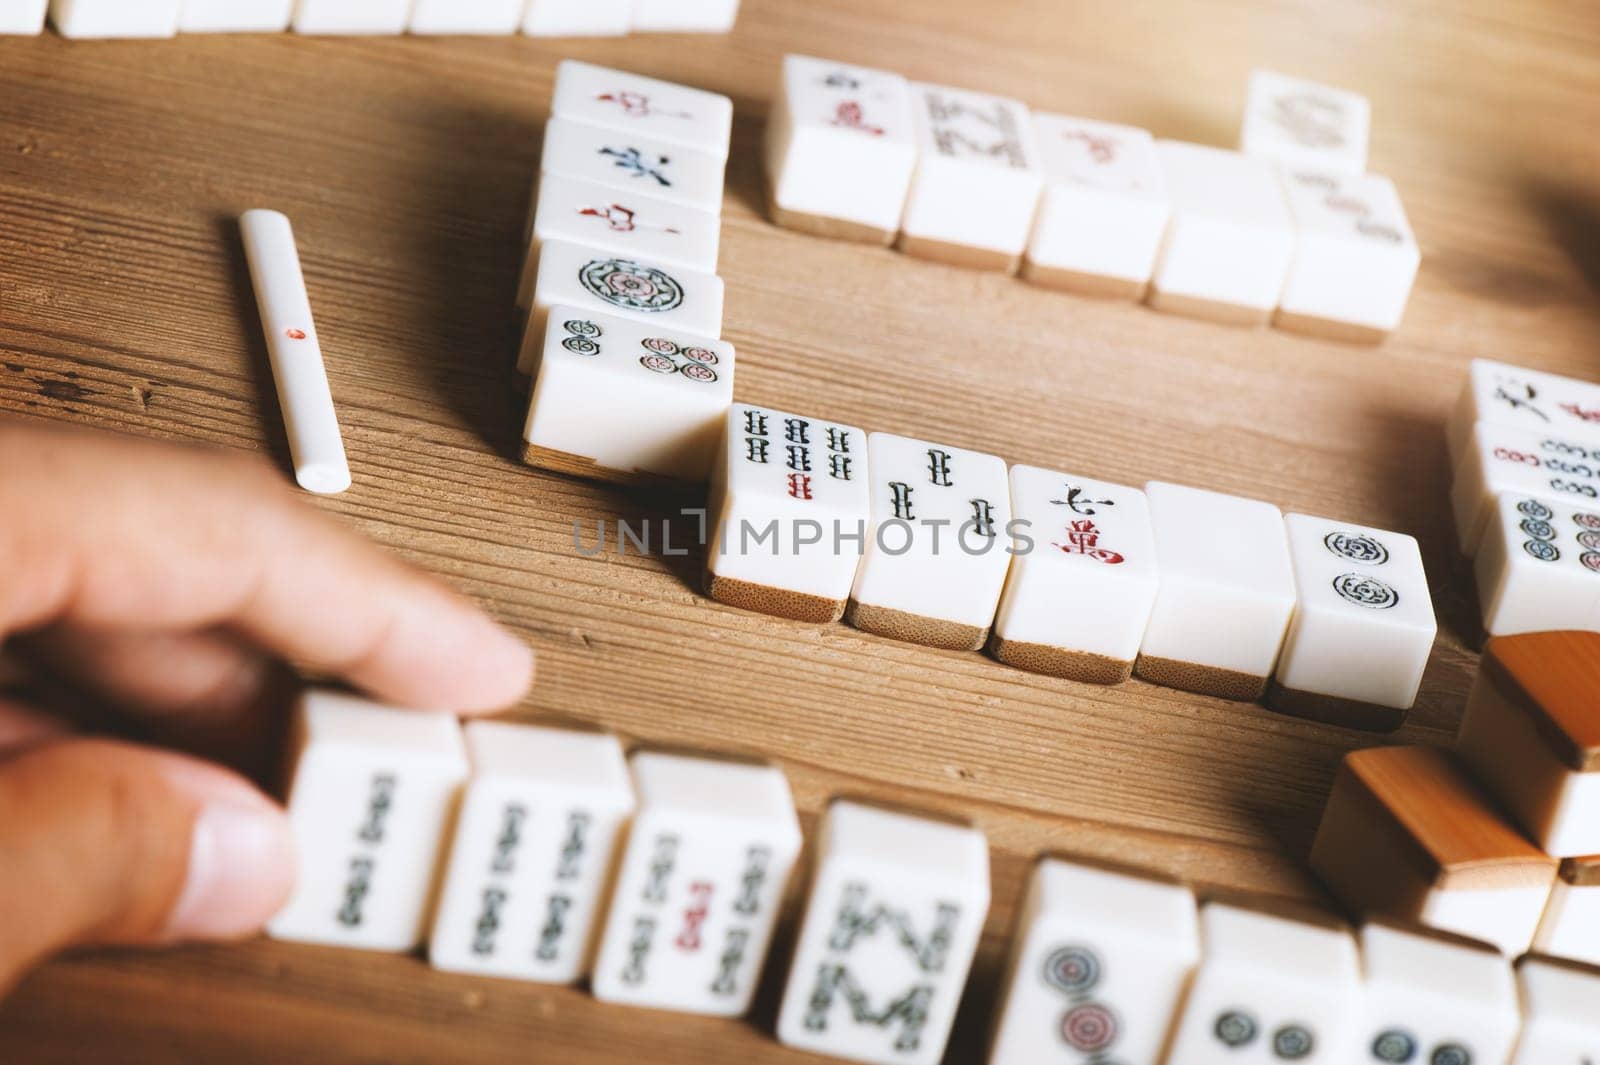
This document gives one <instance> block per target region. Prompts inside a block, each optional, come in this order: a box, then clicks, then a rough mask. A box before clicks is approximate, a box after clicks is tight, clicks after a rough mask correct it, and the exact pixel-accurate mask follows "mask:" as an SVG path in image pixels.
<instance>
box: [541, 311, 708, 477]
mask: <svg viewBox="0 0 1600 1065" xmlns="http://www.w3.org/2000/svg"><path fill="white" fill-rule="evenodd" d="M733 371H734V349H733V345H732V344H728V343H725V342H723V341H720V340H713V339H710V338H708V337H701V336H695V335H693V334H690V333H680V332H677V331H674V330H663V329H658V328H656V327H654V326H652V325H647V324H645V323H643V322H638V321H634V320H633V319H629V318H619V317H617V316H615V315H609V314H595V313H594V312H593V311H586V310H583V309H580V308H576V307H562V306H557V307H552V308H551V309H550V313H549V317H548V326H547V328H546V329H545V344H544V354H543V356H542V357H541V358H540V360H539V366H538V371H537V374H536V377H535V380H534V385H533V395H532V397H531V399H530V401H529V403H528V420H527V423H526V426H525V428H524V430H523V434H522V435H523V440H524V442H525V443H526V444H527V449H526V456H527V458H528V461H529V462H531V463H532V464H533V465H536V466H539V465H547V464H550V462H551V461H552V460H553V461H554V462H555V464H556V468H558V469H562V470H563V471H565V472H572V470H571V468H570V467H571V464H572V462H573V460H577V461H578V462H580V463H593V464H594V465H595V466H596V467H598V468H599V471H605V472H609V473H613V474H620V475H622V476H624V477H627V476H629V475H633V474H648V475H653V476H659V477H670V478H674V479H677V480H681V481H689V482H701V481H705V480H706V479H707V477H708V476H709V474H710V472H711V463H712V460H713V459H714V458H715V457H716V453H717V447H718V445H719V444H720V443H721V437H722V429H723V425H724V423H725V422H726V420H727V412H728V406H729V404H731V403H732V402H733ZM599 471H597V473H598V475H600V476H602V477H604V476H605V473H604V472H599Z"/></svg>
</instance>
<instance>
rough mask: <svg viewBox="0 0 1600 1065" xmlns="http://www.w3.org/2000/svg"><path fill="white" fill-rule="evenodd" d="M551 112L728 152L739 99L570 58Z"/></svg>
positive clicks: (562, 67)
mask: <svg viewBox="0 0 1600 1065" xmlns="http://www.w3.org/2000/svg"><path fill="white" fill-rule="evenodd" d="M550 111H551V113H552V114H554V115H556V116H557V117H559V118H566V119H571V120H572V121H574V122H581V123H583V124H585V125H589V126H600V127H603V128H605V129H610V130H615V131H617V132H618V133H622V134H624V135H626V136H640V137H648V138H650V139H652V140H655V141H659V142H662V143H664V144H676V145H678V146H679V147H681V148H692V149H694V150H695V151H699V152H704V153H706V154H707V155H713V156H716V157H718V158H720V159H727V157H728V138H729V136H730V135H731V133H732V130H733V101H732V100H730V99H728V98H727V97H726V96H722V95H719V94H717V93H714V92H705V91H704V90H702V89H692V88H690V87H689V86H687V85H676V84H674V83H672V82H670V81H660V80H658V79H656V78H647V77H645V76H643V75H642V74H629V73H627V72H626V71H622V70H611V69H608V68H606V67H597V66H595V65H594V64H592V63H582V62H579V61H578V60H576V59H564V60H562V61H561V64H560V65H559V66H557V67H556V85H555V92H554V93H553V95H552V96H551V98H550Z"/></svg>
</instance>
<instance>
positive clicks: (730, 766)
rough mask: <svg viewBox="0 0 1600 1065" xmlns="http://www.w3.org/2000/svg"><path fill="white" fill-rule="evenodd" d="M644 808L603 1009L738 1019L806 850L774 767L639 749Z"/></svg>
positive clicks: (612, 938)
mask: <svg viewBox="0 0 1600 1065" xmlns="http://www.w3.org/2000/svg"><path fill="white" fill-rule="evenodd" d="M630 766H631V768H632V772H633V785H634V791H635V793H636V795H637V796H638V800H639V806H638V811H637V814H636V816H635V818H634V823H633V830H632V832H631V833H630V834H629V837H628V844H627V848H626V851H625V852H624V854H623V858H622V866H621V871H620V872H619V873H618V876H617V887H616V891H615V892H614V894H613V896H612V902H611V910H610V913H609V914H608V915H607V917H606V924H605V932H604V935H603V938H602V939H601V943H600V952H599V954H598V956H597V957H596V960H595V965H594V976H593V980H592V984H593V990H594V995H595V997H596V998H598V999H599V1000H600V1001H602V1002H609V1003H618V1004H623V1005H633V1006H650V1007H653V1008H656V1009H667V1010H679V1011H682V1012H687V1013H704V1014H711V1015H715V1016H727V1017H733V1016H738V1015H740V1014H743V1013H744V1012H745V1011H746V1010H748V1009H749V1008H750V998H751V996H752V995H753V994H754V993H755V988H756V978H757V977H758V976H759V975H760V973H761V966H762V963H763V962H764V961H765V960H766V956H767V947H768V946H769V945H770V943H771V941H772V932H773V928H774V926H775V925H776V923H777V917H778V903H779V902H780V901H781V900H782V899H783V893H784V888H785V886H786V885H787V884H788V882H789V874H790V872H791V871H792V869H793V867H794V860H795V856H796V855H797V854H798V853H799V851H800V823H799V821H798V820H797V819H796V817H795V812H794V800H793V798H792V796H791V795H790V793H789V784H788V782H787V781H786V780H785V779H784V776H783V773H782V772H780V771H779V770H778V769H776V768H775V767H773V766H769V765H764V764H756V763H746V762H736V761H731V760H727V759H721V758H709V757H691V756H687V755H681V754H664V753H659V752H655V751H643V752H640V753H637V754H635V755H634V756H633V757H632V758H631V759H630Z"/></svg>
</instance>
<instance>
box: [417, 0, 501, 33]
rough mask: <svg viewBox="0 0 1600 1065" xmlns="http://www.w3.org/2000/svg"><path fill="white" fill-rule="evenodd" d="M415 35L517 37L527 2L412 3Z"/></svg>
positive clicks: (423, 0)
mask: <svg viewBox="0 0 1600 1065" xmlns="http://www.w3.org/2000/svg"><path fill="white" fill-rule="evenodd" d="M412 2H413V3H414V4H415V5H416V6H415V7H413V8H412V9H411V32H412V33H482V34H509V33H516V32H517V27H518V26H519V25H520V24H521V22H522V9H523V7H524V6H526V4H525V0H412Z"/></svg>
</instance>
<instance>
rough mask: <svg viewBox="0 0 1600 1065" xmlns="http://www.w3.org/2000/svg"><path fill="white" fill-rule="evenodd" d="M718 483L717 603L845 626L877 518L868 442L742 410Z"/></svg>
mask: <svg viewBox="0 0 1600 1065" xmlns="http://www.w3.org/2000/svg"><path fill="white" fill-rule="evenodd" d="M711 480H712V488H711V495H710V501H709V502H708V503H707V508H706V509H707V513H708V517H709V520H710V522H711V528H710V529H709V530H708V531H709V536H710V539H709V543H708V546H707V548H706V570H707V586H708V587H707V590H708V592H709V594H710V595H711V597H712V598H713V599H716V600H718V601H719V602H724V603H728V604H730V605H733V606H740V607H744V608H746V609H749V610H758V611H761V612H763V613H769V614H778V615H780V616H783V617H789V618H794V619H795V620H800V621H813V622H827V621H837V620H839V618H840V617H841V616H842V615H843V613H844V608H845V601H846V600H847V599H848V598H849V596H850V588H851V585H852V584H853V583H854V581H855V575H856V568H857V566H858V565H859V564H860V561H861V555H862V551H863V545H864V543H865V538H866V535H867V520H868V517H869V515H870V513H871V502H870V499H869V491H870V489H869V484H870V479H869V477H868V466H867V434H866V433H865V432H864V431H862V430H860V429H857V428H855V427H854V426H850V425H839V424H836V423H833V422H827V421H823V420H822V419H819V418H812V417H808V416H805V415H799V414H788V413H785V412H782V411H775V410H771V409H769V408H765V407H754V406H750V405H748V404H743V403H736V404H734V405H733V406H732V407H731V408H730V409H729V410H728V413H727V418H726V429H725V431H724V435H723V443H722V448H721V451H720V453H719V457H718V459H717V461H716V463H715V464H714V465H713V467H712V478H711Z"/></svg>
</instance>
